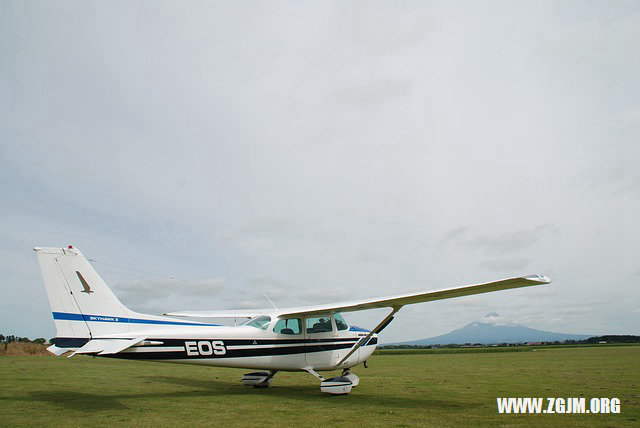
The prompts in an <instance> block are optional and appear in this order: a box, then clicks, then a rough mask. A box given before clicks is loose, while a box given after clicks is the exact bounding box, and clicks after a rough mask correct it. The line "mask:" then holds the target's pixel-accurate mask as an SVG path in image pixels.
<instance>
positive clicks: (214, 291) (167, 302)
mask: <svg viewBox="0 0 640 428" xmlns="http://www.w3.org/2000/svg"><path fill="white" fill-rule="evenodd" d="M226 284H227V280H226V279H225V278H212V279H208V280H202V281H198V282H185V281H181V280H172V279H168V278H167V279H164V278H159V279H155V278H145V279H140V280H137V281H133V282H122V283H118V284H116V285H114V287H113V291H114V293H115V294H116V295H117V296H118V298H119V299H120V301H121V302H122V303H123V304H124V305H125V306H127V307H130V308H131V309H134V310H136V311H139V312H151V313H162V312H166V311H169V310H174V309H175V308H176V306H184V307H188V306H189V305H193V304H196V303H202V302H207V301H209V302H213V301H215V299H216V297H217V296H218V295H219V294H220V292H221V291H222V290H223V289H224V288H225V285H226Z"/></svg>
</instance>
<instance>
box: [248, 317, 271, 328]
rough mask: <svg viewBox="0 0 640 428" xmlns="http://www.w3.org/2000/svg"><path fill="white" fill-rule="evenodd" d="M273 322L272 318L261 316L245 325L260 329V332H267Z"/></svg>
mask: <svg viewBox="0 0 640 428" xmlns="http://www.w3.org/2000/svg"><path fill="white" fill-rule="evenodd" d="M270 322H271V317H270V316H267V315H261V316H259V317H255V318H251V319H250V320H249V321H247V322H246V323H245V324H244V325H248V326H251V327H255V328H259V329H260V330H266V329H267V327H269V323H270Z"/></svg>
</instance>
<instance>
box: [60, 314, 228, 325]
mask: <svg viewBox="0 0 640 428" xmlns="http://www.w3.org/2000/svg"><path fill="white" fill-rule="evenodd" d="M52 313H53V319H54V320H68V321H90V322H124V323H129V324H156V325H157V324H160V325H204V326H219V325H220V324H203V323H202V324H201V323H193V322H182V321H165V320H148V319H144V318H125V317H110V316H105V315H84V314H71V313H68V312H52Z"/></svg>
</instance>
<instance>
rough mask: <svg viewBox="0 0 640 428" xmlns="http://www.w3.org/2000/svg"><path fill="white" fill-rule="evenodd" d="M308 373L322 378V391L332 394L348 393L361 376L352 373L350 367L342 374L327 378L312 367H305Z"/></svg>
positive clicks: (356, 384)
mask: <svg viewBox="0 0 640 428" xmlns="http://www.w3.org/2000/svg"><path fill="white" fill-rule="evenodd" d="M304 370H306V371H307V372H308V373H310V374H311V375H313V376H314V377H316V378H318V379H320V381H321V382H320V391H322V392H324V393H325V394H330V395H347V394H348V393H350V392H351V389H352V388H354V387H356V386H358V384H359V383H360V378H359V377H358V376H356V375H355V374H353V373H351V372H350V371H349V369H344V370H343V371H342V374H341V375H340V376H336V377H332V378H329V379H325V378H324V377H323V376H321V375H320V374H318V373H316V372H315V371H314V370H313V369H312V368H310V367H307V368H304Z"/></svg>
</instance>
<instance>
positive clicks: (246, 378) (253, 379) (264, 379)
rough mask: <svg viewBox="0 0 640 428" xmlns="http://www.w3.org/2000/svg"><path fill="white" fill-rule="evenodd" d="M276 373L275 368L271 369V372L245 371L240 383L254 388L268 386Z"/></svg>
mask: <svg viewBox="0 0 640 428" xmlns="http://www.w3.org/2000/svg"><path fill="white" fill-rule="evenodd" d="M276 373H278V371H277V370H273V371H272V372H253V373H246V374H244V375H243V376H242V384H243V385H247V386H253V387H254V388H268V387H269V385H271V382H272V381H273V377H274V376H275V375H276Z"/></svg>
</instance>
